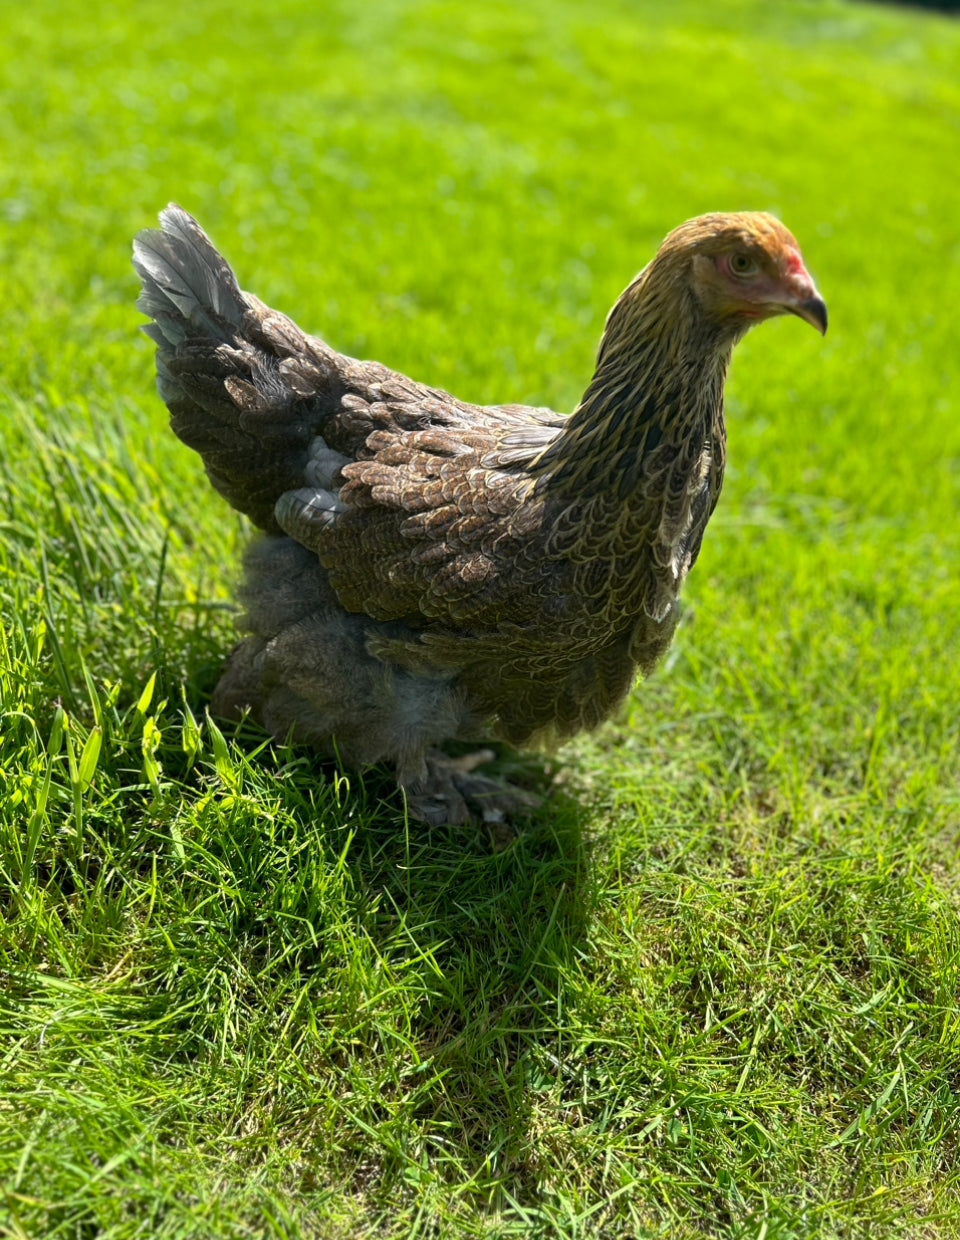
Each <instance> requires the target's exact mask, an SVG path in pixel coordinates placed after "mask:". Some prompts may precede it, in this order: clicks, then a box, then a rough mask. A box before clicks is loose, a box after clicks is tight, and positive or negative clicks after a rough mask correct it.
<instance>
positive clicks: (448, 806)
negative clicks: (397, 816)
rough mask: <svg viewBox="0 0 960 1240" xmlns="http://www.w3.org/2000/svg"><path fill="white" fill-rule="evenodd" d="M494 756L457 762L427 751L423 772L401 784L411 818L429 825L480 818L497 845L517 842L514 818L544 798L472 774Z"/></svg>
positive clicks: (480, 753)
mask: <svg viewBox="0 0 960 1240" xmlns="http://www.w3.org/2000/svg"><path fill="white" fill-rule="evenodd" d="M495 757H496V755H495V754H494V752H493V750H492V749H478V750H476V751H475V752H474V753H468V754H463V755H462V756H461V757H459V758H450V757H448V756H447V755H446V754H445V753H442V752H441V751H440V750H439V749H430V750H428V751H427V754H426V757H425V759H424V772H423V773H422V774H421V775H419V776H417V777H416V778H413V779H406V780H404V779H402V780H401V784H402V786H403V789H404V791H405V792H406V794H407V806H408V807H409V810H410V813H411V815H412V816H413V817H414V818H419V819H420V821H421V822H425V823H427V824H428V825H429V826H431V827H439V826H443V825H450V826H459V825H460V824H462V823H465V822H468V821H469V820H470V818H472V817H478V818H480V819H481V821H482V822H483V823H484V824H485V825H486V827H487V828H488V830H489V832H490V836H491V839H492V840H493V843H494V845H495V846H496V845H497V844H498V843H499V844H500V845H501V846H502V845H504V844H506V843H508V842H509V841H510V839H512V838H513V832H512V829H511V828H510V825H509V820H510V818H511V817H512V816H515V815H516V814H517V813H518V812H521V811H524V810H530V809H533V808H535V807H536V806H537V805H539V804H540V799H541V798H540V797H538V796H535V795H534V794H533V793H531V792H525V791H524V790H522V789H520V788H514V787H512V786H511V785H510V784H507V783H504V782H502V781H501V780H498V779H491V778H490V777H489V776H487V775H476V774H474V771H475V769H476V768H477V767H478V766H482V765H483V764H484V763H485V762H492V761H493V759H494V758H495Z"/></svg>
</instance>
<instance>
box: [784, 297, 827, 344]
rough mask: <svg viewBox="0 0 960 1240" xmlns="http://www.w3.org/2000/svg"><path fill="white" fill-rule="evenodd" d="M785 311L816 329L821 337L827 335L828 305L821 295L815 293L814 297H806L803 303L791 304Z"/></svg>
mask: <svg viewBox="0 0 960 1240" xmlns="http://www.w3.org/2000/svg"><path fill="white" fill-rule="evenodd" d="M785 309H787V310H789V311H790V313H791V314H795V315H797V317H798V318H801V319H803V321H804V323H809V324H810V326H811V327H815V328H816V329H817V331H818V332H819V333H820V335H821V336H825V335H826V334H827V303H826V302H825V301H824V300H823V298H822V297H821V296H820V294H819V293H817V292H814V295H813V296H812V297H805V298H804V299H803V300H802V301H792V302H789V303H788V304H787V305H786V307H785Z"/></svg>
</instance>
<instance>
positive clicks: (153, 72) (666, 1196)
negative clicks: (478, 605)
mask: <svg viewBox="0 0 960 1240" xmlns="http://www.w3.org/2000/svg"><path fill="white" fill-rule="evenodd" d="M2 27H3V38H2V40H0V63H2V75H0V83H2V92H0V141H2V150H3V152H4V159H3V163H2V166H0V289H2V296H0V339H2V340H3V342H4V348H3V355H2V356H3V365H2V371H0V402H2V423H0V425H2V431H3V459H2V462H0V497H2V509H0V520H2V533H0V605H2V610H3V616H4V626H3V633H2V641H3V651H2V654H0V709H2V712H3V717H2V722H0V834H2V840H0V885H2V899H3V908H4V918H3V920H2V921H0V967H2V969H3V974H4V984H3V990H2V994H0V1030H2V1038H3V1057H2V1060H0V1063H2V1073H3V1083H2V1087H0V1176H2V1183H3V1191H4V1197H3V1201H4V1203H5V1204H4V1206H3V1207H0V1234H3V1235H7V1236H12V1237H28V1236H29V1237H39V1236H43V1237H84V1238H86V1237H92V1236H110V1237H117V1238H119V1237H135V1236H169V1237H174V1236H176V1237H181V1236H196V1237H220V1236H224V1237H226V1236H231V1237H232V1236H261V1235H270V1236H278V1237H288V1236H318V1237H319V1236H322V1237H328V1236H334V1237H335V1236H338V1235H342V1236H358V1235H384V1236H438V1235H487V1236H507V1235H521V1234H522V1235H544V1236H564V1237H566V1236H570V1237H573V1236H577V1237H585V1236H610V1237H614V1236H622V1235H640V1236H655V1235H661V1236H669V1237H671V1238H673V1237H683V1236H688V1235H690V1236H693V1235H701V1234H706V1235H709V1236H711V1237H731V1238H732V1237H751V1238H752V1237H756V1238H757V1240H772V1238H773V1237H778V1238H782V1240H787V1238H793V1237H811V1238H812V1237H833V1236H857V1235H864V1236H867V1235H869V1236H876V1235H891V1236H892V1235H896V1236H901V1235H902V1236H910V1237H929V1236H949V1235H960V1221H958V1220H960V1201H958V1195H960V1194H958V1183H960V1174H958V1171H957V1165H958V1164H957V1156H958V1151H957V1128H958V1120H960V1004H958V987H957V983H958V959H960V926H958V920H957V913H958V885H957V878H956V874H957V861H958V856H957V853H958V848H957V843H958V827H960V821H958V819H960V786H958V768H960V762H958V752H957V731H958V728H957V722H958V721H957V705H956V704H957V702H958V700H960V659H958V652H960V642H958V638H960V632H958V629H960V619H958V617H960V580H958V577H960V573H958V569H960V537H958V533H957V508H958V498H960V429H958V416H957V415H958V403H957V395H956V391H957V379H958V370H960V348H958V345H960V331H958V326H957V310H956V307H957V305H958V303H960V212H958V209H957V177H956V169H957V167H958V165H960V27H958V26H957V24H956V22H955V21H954V20H951V19H949V18H946V17H942V16H936V15H931V14H925V13H922V12H920V11H918V10H907V9H898V8H895V7H893V6H883V7H878V6H871V5H868V4H853V3H841V2H840V0H797V2H787V0H780V2H764V3H760V2H754V0H725V2H724V3H717V4H707V3H699V2H695V0H679V2H677V3H674V4H672V5H670V6H665V5H658V4H655V3H652V2H639V0H637V2H634V3H625V2H621V0H596V3H593V4H590V5H589V6H588V5H583V4H578V3H573V2H572V0H566V2H564V0H551V2H550V3H547V2H546V0H522V3H519V4H507V3H490V4H485V5H483V6H471V7H468V6H461V5H456V4H452V3H446V4H444V3H414V2H409V0H407V2H400V0H377V2H376V3H371V4H366V5H362V6H360V5H351V4H346V3H344V4H342V5H337V4H333V3H327V2H324V3H322V4H312V5H311V4H306V3H303V0H277V2H276V3H274V4H272V5H271V6H269V8H267V9H263V8H259V7H257V8H255V7H254V6H239V7H238V6H237V5H228V4H225V3H219V2H217V0H196V2H195V3H192V4H190V5H186V4H180V5H178V4H168V5H161V4H159V3H157V2H155V0H144V2H143V3H139V4H137V5H136V6H129V7H123V8H120V7H117V6H113V5H107V4H104V3H100V2H97V3H93V4H85V5H82V6H81V5H79V4H71V3H64V2H59V3H55V2H54V0H38V2H36V3H33V4H31V5H29V6H20V7H17V8H12V7H8V8H7V9H6V10H5V11H4V14H3V18H2ZM170 199H174V200H177V201H179V202H180V203H181V204H182V205H183V206H185V207H186V208H187V209H188V210H190V211H192V212H193V213H195V214H196V215H197V216H198V218H199V219H200V220H201V222H202V223H203V225H204V226H205V227H206V228H207V229H208V230H209V231H210V232H211V234H212V236H213V237H214V240H215V241H216V242H217V243H218V245H219V246H220V247H221V248H222V249H223V251H224V252H225V254H226V255H227V257H228V258H229V259H231V261H232V262H233V263H234V265H235V267H236V269H237V271H238V275H239V278H240V281H241V284H242V285H243V286H244V287H246V288H249V289H251V290H252V291H255V292H256V293H257V294H258V295H259V296H261V297H262V298H263V299H264V300H266V301H268V302H270V303H272V304H274V305H276V306H277V307H278V308H280V309H282V310H284V311H287V312H288V313H290V314H292V315H293V316H294V317H296V318H297V320H298V321H299V322H300V323H301V325H302V326H304V327H305V328H307V329H308V330H313V331H316V332H318V333H321V334H323V335H324V336H325V337H326V338H327V339H328V340H330V342H331V343H332V344H334V345H335V346H336V347H338V348H341V349H343V350H344V351H346V352H349V353H352V354H354V355H360V356H374V357H377V358H379V359H380V360H382V361H384V362H387V363H388V364H390V365H392V366H394V367H396V368H398V369H400V370H403V371H406V372H408V373H410V374H412V375H413V376H415V377H416V378H419V379H423V380H427V381H429V382H431V383H434V384H437V385H440V386H444V387H447V388H449V389H450V390H452V391H454V392H456V393H457V394H458V395H459V396H462V397H465V398H467V399H471V400H476V401H507V400H518V401H528V402H530V403H533V404H550V405H552V406H554V407H555V408H559V409H570V408H572V406H573V405H574V404H575V402H576V400H577V398H578V396H579V394H580V392H581V390H582V388H583V386H584V385H585V383H586V380H587V378H588V376H589V373H590V369H591V365H592V360H593V354H594V350H595V347H596V342H597V340H598V338H599V333H600V330H601V327H602V323H603V318H604V315H605V313H606V311H607V309H608V308H609V306H610V304H612V302H613V300H614V298H615V296H616V295H617V293H618V292H619V291H620V289H621V288H622V287H623V286H624V284H625V283H626V282H627V281H628V279H629V278H630V277H631V276H632V275H633V273H634V272H635V271H636V270H638V269H639V268H640V267H641V266H642V265H643V264H644V263H645V262H646V261H647V259H648V258H649V257H650V255H651V253H652V251H653V250H654V248H655V247H656V245H657V243H658V241H659V240H660V238H661V237H662V236H663V234H664V233H665V232H666V231H667V230H668V229H669V228H671V227H673V226H674V225H675V224H676V223H678V222H679V221H680V220H682V219H684V218H687V217H689V216H691V215H694V214H697V213H698V212H701V211H704V210H713V209H737V208H756V209H767V210H773V211H774V212H776V213H777V214H778V215H780V216H781V217H782V218H783V219H784V220H785V221H786V223H787V224H788V226H789V227H790V228H791V229H792V230H793V231H794V233H795V234H796V236H797V237H798V239H799V241H800V243H801V246H802V248H803V251H804V255H805V257H806V259H807V263H808V266H809V267H810V269H811V271H812V272H813V273H814V275H815V276H816V278H817V279H818V282H819V284H820V287H821V290H822V292H823V293H824V296H825V297H826V300H827V302H828V304H829V306H830V313H831V329H830V333H829V334H828V336H827V337H826V340H825V341H820V340H819V339H818V338H817V337H816V335H815V334H814V333H813V332H809V331H807V330H805V329H804V328H803V327H802V325H801V324H799V323H797V322H796V321H793V320H791V321H780V322H775V323H772V324H770V325H765V326H764V327H763V328H762V329H761V330H759V331H758V332H756V333H754V334H752V335H751V336H750V338H749V339H748V340H747V341H746V342H745V343H744V344H743V345H742V346H741V347H740V349H739V350H738V353H737V356H736V358H735V362H734V366H733V372H732V376H731V380H730V383H729V386H728V424H729V434H730V459H731V468H730V471H729V473H728V479H727V483H726V487H725V491H724V495H723V498H722V500H721V505H720V508H719V510H718V513H717V515H716V516H715V518H714V520H713V522H712V524H711V527H710V530H709V532H708V535H707V539H706V544H705V547H704V552H703V554H702V556H701V559H700V562H699V563H698V565H697V567H696V570H695V572H694V574H693V576H692V578H691V580H690V582H689V584H688V587H687V590H686V595H685V602H686V614H685V618H684V621H683V624H682V626H681V629H680V631H679V634H678V637H677V641H676V643H675V646H674V648H673V650H672V652H671V654H670V656H669V659H668V661H667V663H666V665H665V666H664V668H663V669H661V671H660V672H659V673H658V674H657V676H656V677H655V678H654V679H653V680H652V681H650V682H649V683H648V684H646V685H643V686H640V687H638V689H637V691H636V693H635V694H634V696H633V698H632V699H631V702H630V704H629V708H628V710H627V711H625V712H624V715H623V717H622V718H621V719H620V720H619V721H618V722H617V723H615V724H612V725H610V726H608V727H606V728H604V729H603V730H601V731H600V732H599V733H597V734H596V735H595V736H593V737H589V738H585V739H584V740H582V741H580V742H578V743H577V744H575V745H572V746H570V747H569V749H567V750H566V751H564V753H563V754H562V755H560V759H559V763H560V765H562V767H563V771H564V777H563V780H562V781H561V786H560V787H558V790H557V791H556V793H555V794H554V796H553V797H552V798H551V800H550V801H549V803H548V804H547V805H546V806H545V807H544V809H543V810H541V811H540V812H539V813H538V815H537V816H536V818H535V819H534V821H533V822H532V823H531V824H530V825H529V827H528V828H527V829H526V830H525V831H523V832H522V833H521V835H520V837H519V839H518V840H517V841H516V843H515V844H514V845H513V846H512V847H511V848H510V849H508V850H507V852H505V853H503V854H499V855H492V854H490V853H489V851H488V850H487V849H486V848H485V847H484V845H483V843H482V841H480V840H479V839H476V838H474V836H473V835H472V834H471V833H464V832H454V831H449V832H444V831H435V832H432V833H426V832H424V831H423V830H422V829H419V828H411V827H408V826H407V825H406V824H405V822H404V817H403V811H402V806H401V805H400V804H399V803H398V801H397V798H396V796H395V795H394V794H393V792H392V791H391V784H390V780H389V779H388V778H384V777H383V776H382V775H381V774H379V773H377V772H372V773H368V774H366V775H365V776H363V777H362V778H360V777H357V776H356V775H355V774H353V773H347V774H344V775H341V776H337V775H336V774H335V773H333V772H331V770H330V769H329V768H328V767H324V766H322V765H320V764H318V763H316V762H315V761H314V760H313V759H312V758H311V757H310V756H309V755H306V754H304V753H302V752H299V751H286V750H277V749H271V748H269V747H264V746H263V745H262V738H259V737H257V736H256V735H254V734H253V733H252V732H242V733H241V734H240V735H238V736H237V737H233V736H226V737H225V736H223V735H222V734H221V733H220V732H219V731H218V730H217V729H216V728H215V727H214V726H213V725H212V724H211V723H210V722H209V721H207V720H205V719H204V715H203V709H204V703H205V700H206V695H207V693H208V692H209V689H210V687H211V685H212V683H213V681H214V680H215V678H216V675H217V669H218V666H219V663H220V661H221V660H222V658H223V655H224V653H225V652H226V651H227V649H228V648H229V646H230V643H231V640H232V638H231V614H232V613H231V610H230V607H229V592H230V586H231V582H232V580H233V575H234V572H235V565H236V562H237V555H238V553H239V549H240V547H241V546H242V544H243V541H244V539H245V538H246V536H247V531H246V530H244V528H243V527H242V525H241V523H240V522H239V521H238V520H237V519H236V518H235V517H234V516H233V515H232V514H231V513H229V512H228V511H226V510H225V506H224V505H223V503H222V502H221V501H220V500H219V499H218V498H217V497H216V496H215V495H214V494H213V493H212V491H211V490H210V488H209V487H208V485H207V483H206V481H205V479H204V477H203V474H202V469H201V467H200V465H199V461H198V460H197V459H196V458H195V457H194V456H193V455H192V454H191V453H190V452H188V451H187V450H186V449H184V448H183V447H182V446H181V445H180V444H178V443H177V442H176V440H175V439H174V438H173V436H172V435H171V434H170V433H169V431H168V430H167V429H166V416H165V411H164V409H163V407H162V406H161V404H160V402H159V400H158V399H157V398H156V396H155V394H154V392H153V365H152V354H151V348H150V345H149V342H148V341H147V340H146V339H144V338H143V337H142V336H139V335H138V333H137V331H136V327H137V324H138V322H139V321H140V320H139V316H138V315H137V314H136V311H135V309H134V307H133V300H134V298H135V295H136V282H135V279H134V277H133V273H132V271H131V269H130V266H129V242H130V238H131V236H132V234H133V233H134V231H136V229H138V228H140V227H143V226H145V225H149V224H151V223H152V222H153V221H154V220H155V217H156V213H157V211H158V209H159V208H160V207H161V206H163V205H164V204H165V203H166V202H167V201H168V200H170Z"/></svg>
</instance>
